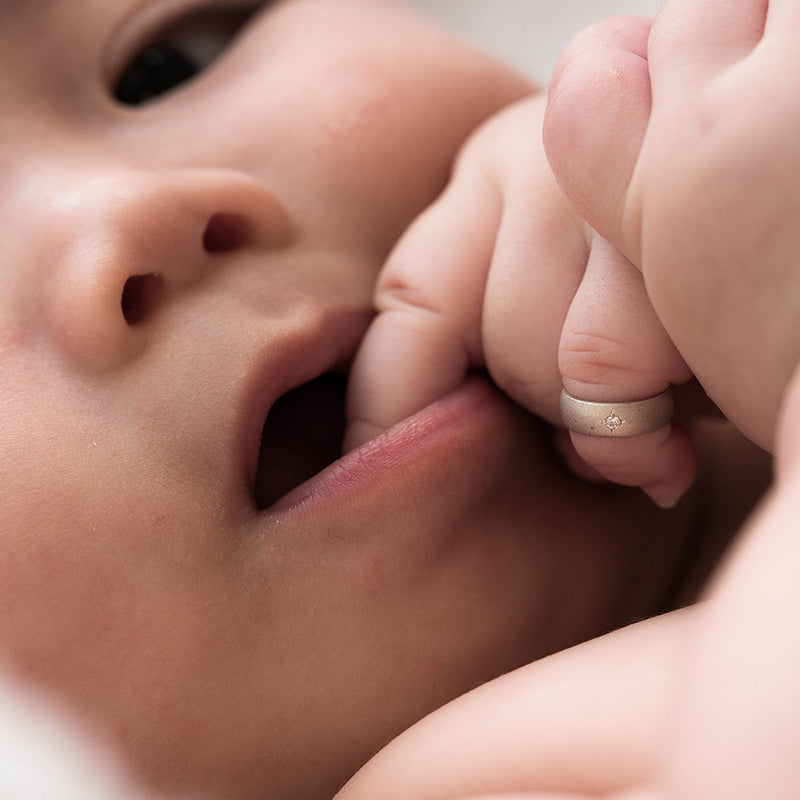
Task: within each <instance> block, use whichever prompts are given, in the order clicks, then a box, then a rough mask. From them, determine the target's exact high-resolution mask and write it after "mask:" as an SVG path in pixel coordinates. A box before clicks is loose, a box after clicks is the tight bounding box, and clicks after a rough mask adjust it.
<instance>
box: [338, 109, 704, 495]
mask: <svg viewBox="0 0 800 800" xmlns="http://www.w3.org/2000/svg"><path fill="white" fill-rule="evenodd" d="M545 106H546V99H545V97H544V96H539V97H534V98H532V99H528V100H525V101H523V102H521V103H518V104H516V105H515V106H514V107H512V108H509V109H507V110H506V111H504V112H503V113H501V114H499V115H498V116H496V117H495V118H494V119H492V120H491V121H490V122H489V123H487V124H486V125H485V126H484V127H483V128H482V129H481V130H480V131H479V132H478V133H477V134H476V135H475V136H474V137H473V138H472V139H471V141H470V142H469V144H468V145H467V146H466V148H465V149H464V151H463V152H462V153H461V155H460V158H459V160H458V163H457V166H456V169H455V174H454V177H453V179H452V181H451V183H450V185H449V187H448V188H447V190H446V191H445V192H444V194H443V195H442V196H441V198H440V199H439V200H438V201H437V202H436V203H435V204H434V205H433V206H431V207H430V208H429V209H428V210H427V211H426V212H425V213H424V214H423V215H422V216H421V217H420V218H418V219H417V221H416V222H415V223H414V224H413V225H412V226H411V228H410V229H409V230H408V231H407V233H406V234H405V235H404V236H403V238H402V239H401V241H400V242H399V244H398V245H397V246H396V248H395V249H394V251H393V253H392V255H391V256H390V258H389V260H388V263H387V265H386V267H385V268H384V270H383V272H382V275H381V278H380V282H379V284H378V289H377V293H376V305H377V307H378V310H379V312H380V313H379V316H378V317H377V319H376V321H375V322H374V323H373V324H372V326H371V328H370V329H369V331H368V334H367V336H366V338H365V341H364V343H363V344H362V346H361V349H360V352H359V355H358V358H357V359H356V362H355V365H354V368H353V371H352V373H351V383H350V390H349V401H350V403H349V413H350V418H351V419H350V427H349V430H348V433H347V438H346V447H353V446H355V445H357V444H359V443H361V442H362V441H364V440H365V439H368V438H370V437H372V436H374V435H375V434H376V433H377V432H379V431H382V430H384V429H386V428H388V427H390V426H392V425H393V424H395V423H397V422H399V421H400V420H402V419H405V418H406V417H408V416H409V415H410V414H412V413H414V412H416V411H418V410H419V409H420V408H424V407H425V406H426V405H428V404H429V403H431V402H433V401H435V400H437V399H438V398H439V397H441V396H443V395H446V394H447V393H449V392H451V391H453V390H454V389H455V388H456V387H458V386H459V385H460V384H461V383H462V382H463V381H464V378H465V376H466V375H467V374H468V372H469V371H471V370H479V369H486V370H488V372H489V373H490V374H491V376H492V379H493V380H494V382H495V383H496V384H497V385H498V386H499V387H500V388H502V389H503V390H504V391H505V392H506V393H507V394H508V395H510V396H511V397H513V398H514V399H515V400H516V401H517V402H519V403H520V404H521V405H523V406H524V407H525V408H527V409H528V410H529V411H531V412H533V413H535V414H536V415H538V416H540V417H542V418H543V419H546V420H548V421H549V422H550V423H552V424H554V425H556V426H557V427H559V428H560V427H561V422H560V413H559V397H560V393H561V389H562V385H563V387H565V388H566V389H567V391H569V392H570V393H571V394H573V395H574V396H577V397H580V398H581V399H585V400H591V401H600V402H620V401H625V400H641V399H645V398H649V397H651V396H654V395H657V394H659V393H660V392H662V391H664V390H665V389H666V388H667V387H668V386H669V385H670V384H683V383H685V382H686V381H688V380H689V378H690V377H691V372H690V370H689V368H688V367H687V365H686V363H685V362H684V360H683V359H682V358H681V356H680V355H679V354H678V351H677V350H676V348H675V346H674V345H673V344H672V341H671V340H670V338H669V336H668V335H667V334H666V333H665V331H664V329H663V327H662V326H661V324H660V322H659V320H658V318H657V317H656V315H655V313H654V311H653V308H652V306H651V304H650V302H649V300H648V298H647V294H646V292H645V288H644V284H643V282H642V279H641V275H640V273H639V272H638V270H637V269H636V268H635V267H634V266H633V265H632V264H631V263H630V262H629V261H628V260H627V259H626V258H625V257H624V256H622V255H621V253H620V252H619V251H618V250H616V249H615V248H614V247H612V246H611V245H610V244H609V243H608V242H607V241H606V240H604V239H603V238H602V237H601V236H599V235H598V234H596V233H595V232H594V231H593V230H592V229H591V228H590V227H588V226H587V225H586V224H585V223H583V222H582V221H581V220H580V218H579V217H578V216H576V214H575V213H574V211H573V210H572V209H571V207H570V205H569V203H568V201H567V200H566V198H565V196H564V194H563V192H562V191H561V189H560V188H559V187H558V185H557V184H556V182H555V180H554V178H553V176H552V173H551V170H550V166H549V164H548V162H547V159H546V157H545V153H544V149H543V146H542V141H541V136H540V133H539V132H540V131H541V128H542V119H543V115H544V110H545ZM619 433H620V436H619V437H618V438H596V437H593V436H588V435H584V434H579V433H572V434H571V437H568V436H567V435H566V434H565V433H564V432H560V433H559V434H558V435H557V443H558V446H559V450H560V451H561V452H562V454H563V455H564V457H565V458H566V460H567V462H568V463H569V464H570V465H571V467H572V468H573V470H574V471H575V472H576V473H577V474H579V475H581V476H583V477H587V478H590V479H600V478H603V479H610V480H612V481H615V482H617V483H621V484H626V485H633V486H641V487H642V488H643V489H644V491H645V492H646V493H647V494H648V495H649V496H650V497H651V498H652V499H653V500H654V501H655V502H656V503H657V504H658V505H660V506H662V507H671V506H674V505H675V504H676V503H677V501H678V500H679V499H680V497H681V496H682V495H683V494H684V493H685V492H686V490H687V489H688V487H689V485H690V484H691V482H692V480H693V478H694V475H695V470H696V464H695V454H694V448H693V445H692V442H691V439H690V437H689V436H688V434H687V432H686V429H685V428H684V427H683V426H682V425H681V424H680V423H679V422H673V423H672V424H667V425H665V426H664V427H662V428H661V429H660V430H657V431H654V432H651V433H644V434H641V435H638V436H633V437H626V436H623V435H622V434H624V431H622V430H620V432H619ZM570 439H571V441H570Z"/></svg>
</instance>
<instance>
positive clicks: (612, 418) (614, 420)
mask: <svg viewBox="0 0 800 800" xmlns="http://www.w3.org/2000/svg"><path fill="white" fill-rule="evenodd" d="M603 424H604V425H605V426H606V428H608V429H609V430H610V431H611V433H616V432H617V431H618V430H619V429H620V428H621V427H622V426H623V425H624V424H625V422H624V420H621V419H620V418H619V417H618V416H617V415H616V414H609V415H608V416H607V417H606V418H605V420H603Z"/></svg>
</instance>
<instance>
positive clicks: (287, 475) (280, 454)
mask: <svg viewBox="0 0 800 800" xmlns="http://www.w3.org/2000/svg"><path fill="white" fill-rule="evenodd" d="M372 315H373V314H372V311H371V310H369V309H356V310H350V311H345V312H344V313H339V312H332V313H323V314H321V315H319V316H318V317H317V318H316V319H315V320H314V321H313V322H311V323H309V322H308V321H306V323H305V324H298V325H296V326H292V330H291V331H287V330H286V328H284V337H283V342H281V341H280V340H278V341H275V339H274V338H273V340H272V342H271V345H270V346H268V347H267V348H266V349H265V352H264V354H263V357H261V358H259V359H258V361H259V366H258V367H257V368H256V369H255V374H254V377H253V381H252V383H251V387H250V390H249V391H248V393H247V394H248V395H249V397H250V400H249V401H246V408H249V409H250V410H249V411H246V414H247V416H248V417H249V422H247V423H246V431H245V436H246V441H247V443H246V446H245V450H246V452H248V453H249V456H248V463H249V465H250V466H249V468H248V470H247V472H248V475H249V479H248V483H249V486H250V494H251V497H253V498H254V501H255V503H256V506H257V507H258V509H259V510H263V509H265V508H267V507H269V506H270V505H272V503H274V502H275V501H276V500H277V499H278V498H279V497H281V496H283V495H284V494H286V493H287V492H288V491H289V490H291V489H293V488H295V487H296V486H297V485H299V484H300V483H302V482H303V481H305V480H306V479H308V478H310V477H312V476H313V475H315V474H316V473H318V472H320V471H321V470H322V469H324V468H325V467H327V466H328V465H329V464H331V463H332V462H333V461H335V460H336V459H338V458H339V456H340V455H341V440H342V435H343V431H344V424H345V421H344V420H345V413H344V402H345V390H346V382H347V371H348V369H349V365H350V363H351V362H352V360H353V359H354V357H355V352H356V350H357V348H358V345H359V344H360V343H361V339H362V338H363V336H364V333H365V332H366V329H367V326H368V324H369V321H370V319H371V318H372ZM281 345H282V346H281ZM259 385H260V387H261V388H260V389H259V388H258V387H259ZM265 409H268V411H265ZM265 418H266V421H265Z"/></svg>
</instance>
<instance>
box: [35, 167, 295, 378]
mask: <svg viewBox="0 0 800 800" xmlns="http://www.w3.org/2000/svg"><path fill="white" fill-rule="evenodd" d="M50 210H52V213H49V214H47V217H48V218H49V221H48V222H47V223H46V226H47V228H48V230H47V234H46V236H45V239H46V241H47V242H48V243H49V245H46V246H45V247H44V261H45V262H46V263H45V264H44V266H43V268H42V272H43V273H44V274H43V276H42V282H43V286H42V287H41V288H42V291H41V293H40V297H42V299H43V303H44V318H45V319H46V320H47V323H48V326H49V329H50V333H51V335H52V336H53V338H54V339H55V340H56V341H57V343H58V344H59V345H60V346H61V347H63V348H65V349H66V350H67V351H68V352H69V354H70V355H71V356H73V357H75V358H77V359H79V360H80V361H82V362H84V363H85V364H87V365H91V366H95V367H100V368H105V367H109V366H113V365H114V364H116V363H119V362H121V361H124V360H126V359H128V358H130V357H132V356H133V355H135V353H137V352H138V351H139V350H140V349H141V348H142V347H143V346H145V343H146V341H147V338H148V337H147V332H148V330H152V328H153V326H152V324H151V323H153V322H154V321H155V320H157V319H158V318H159V315H163V314H164V313H168V310H169V308H170V304H171V303H174V302H175V301H176V300H177V299H178V298H179V297H180V296H181V294H182V293H184V292H185V291H186V290H187V288H190V287H192V286H194V285H195V284H196V283H197V282H198V281H202V280H203V278H204V276H207V275H208V274H209V272H210V271H212V270H217V269H220V268H224V266H225V263H226V262H227V261H229V260H231V259H232V258H234V257H237V256H239V255H241V253H242V251H246V250H248V249H257V248H262V247H264V248H266V247H276V246H279V245H280V244H283V243H285V242H286V240H287V239H288V237H289V236H290V225H289V221H288V217H287V215H286V213H285V211H284V210H283V209H282V207H281V206H280V205H279V204H278V202H277V201H276V200H275V199H274V198H273V196H272V195H271V194H270V193H269V192H268V191H267V190H266V189H265V188H264V187H263V186H262V185H261V184H258V183H257V182H255V181H253V180H251V179H249V178H246V177H244V176H240V175H239V174H238V173H232V172H227V171H216V170H215V171H211V170H208V171H206V170H202V171H188V170H187V171H176V172H172V173H167V174H158V175H157V174H152V173H143V174H138V173H134V174H131V173H129V172H126V173H124V174H120V175H114V176H110V177H109V176H104V177H101V178H95V179H92V180H88V181H86V182H84V183H82V184H80V185H79V186H77V187H75V188H71V189H70V190H68V191H64V192H61V193H58V194H56V195H54V197H53V199H52V200H51V201H50V203H49V209H48V211H50ZM34 227H35V226H34ZM40 252H41V245H40Z"/></svg>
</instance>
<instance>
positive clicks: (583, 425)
mask: <svg viewBox="0 0 800 800" xmlns="http://www.w3.org/2000/svg"><path fill="white" fill-rule="evenodd" d="M674 411H675V398H674V396H673V394H672V389H671V388H668V389H667V390H666V391H663V392H661V394H657V395H656V396H655V397H648V398H647V399H645V400H634V401H633V402H628V403H594V402H592V401H590V400H580V399H578V398H577V397H574V396H573V395H571V394H570V393H569V392H568V391H567V390H566V389H563V390H562V391H561V419H562V420H563V421H564V424H565V425H566V426H567V428H568V429H569V430H571V431H574V432H575V433H583V434H585V435H587V436H606V437H611V438H617V439H618V438H620V437H626V436H639V435H641V434H643V433H652V432H653V431H657V430H660V429H661V428H663V427H664V426H665V425H666V424H667V423H668V422H669V421H670V420H671V419H672V415H673V413H674Z"/></svg>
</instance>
